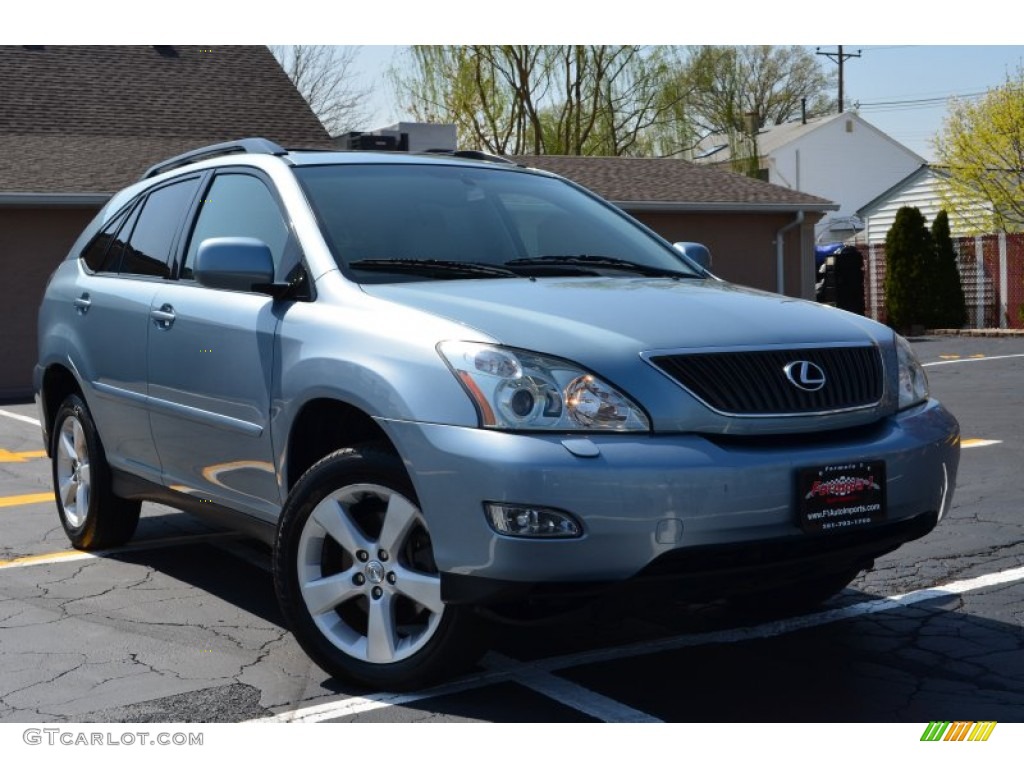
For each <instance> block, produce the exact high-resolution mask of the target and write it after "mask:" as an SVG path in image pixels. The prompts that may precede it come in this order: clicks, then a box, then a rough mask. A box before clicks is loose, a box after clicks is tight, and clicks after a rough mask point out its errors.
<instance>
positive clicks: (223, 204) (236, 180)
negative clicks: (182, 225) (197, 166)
mask: <svg viewBox="0 0 1024 768" xmlns="http://www.w3.org/2000/svg"><path fill="white" fill-rule="evenodd" d="M200 205H201V207H200V209H199V218H198V219H197V220H196V225H195V228H194V229H193V230H192V236H191V238H190V239H189V244H188V250H187V251H186V253H185V264H184V267H183V269H182V272H181V276H182V277H183V278H191V277H192V276H193V274H192V270H193V269H194V267H195V260H196V253H197V252H198V251H199V246H200V245H201V244H202V242H203V241H204V240H208V239H209V238H211V237H254V238H256V239H257V240H260V241H262V242H264V243H266V245H267V247H269V248H270V254H271V256H272V257H273V259H274V267H275V268H277V269H278V270H280V267H281V263H282V258H283V255H284V251H285V245H286V243H287V242H288V225H287V224H286V223H285V220H284V217H283V216H282V215H281V209H280V208H279V207H278V205H277V201H276V200H275V199H274V196H273V195H272V194H271V193H270V190H269V189H268V188H267V186H266V184H264V183H263V182H262V181H260V180H259V179H257V178H256V177H255V176H249V175H247V174H240V173H227V174H221V175H218V176H217V177H216V178H214V180H213V184H212V185H211V186H210V190H209V191H208V192H207V193H206V195H205V197H204V198H203V200H202V202H201V203H200Z"/></svg>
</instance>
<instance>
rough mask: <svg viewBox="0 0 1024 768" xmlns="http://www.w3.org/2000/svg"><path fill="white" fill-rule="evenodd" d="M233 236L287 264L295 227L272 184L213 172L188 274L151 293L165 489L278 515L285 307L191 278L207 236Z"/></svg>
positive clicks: (185, 251) (156, 427) (183, 270)
mask: <svg viewBox="0 0 1024 768" xmlns="http://www.w3.org/2000/svg"><path fill="white" fill-rule="evenodd" d="M232 236H244V237H254V238H257V239H259V240H261V241H263V242H264V243H266V244H267V245H268V246H269V248H270V250H271V253H272V254H273V257H274V261H275V265H278V266H279V265H280V264H281V263H282V258H283V254H284V252H285V250H286V247H287V246H288V244H289V242H290V228H289V226H288V224H287V223H286V220H285V217H284V215H283V213H282V208H281V206H280V205H279V203H278V200H277V198H276V197H275V195H274V194H273V193H272V192H271V186H270V183H269V181H268V180H267V179H266V178H265V177H263V176H261V175H259V174H256V173H254V172H243V171H239V170H229V171H222V172H219V173H218V174H216V175H215V176H214V177H213V178H212V180H211V182H210V186H209V187H208V189H207V191H206V192H205V193H204V194H203V196H202V198H201V200H200V205H199V207H198V211H197V214H196V217H195V221H194V224H193V227H192V231H191V234H190V235H189V237H188V239H187V241H186V243H185V244H184V247H183V248H182V249H181V254H182V257H181V262H182V263H181V267H180V270H179V272H180V279H179V280H177V281H173V282H169V283H167V284H164V285H161V286H160V288H159V290H158V291H157V292H156V294H155V296H154V298H153V302H152V308H153V312H154V315H155V316H156V318H155V319H154V321H153V322H152V323H151V324H150V328H149V352H148V355H149V399H150V423H151V425H152V430H153V439H154V441H155V443H156V448H157V452H158V454H159V456H160V461H161V466H162V468H163V482H164V484H165V485H167V486H170V487H171V488H173V489H175V490H178V491H181V492H185V493H189V494H191V495H193V496H196V497H198V498H200V499H201V500H208V501H211V502H215V503H218V504H222V505H225V506H229V507H232V508H235V509H239V510H242V511H245V512H248V513H249V514H253V515H255V516H256V517H259V518H262V519H266V520H271V521H273V520H276V518H277V514H278V510H279V508H280V504H281V498H280V492H279V488H278V483H277V474H276V471H275V466H274V449H273V445H272V443H271V435H270V423H269V422H270V402H271V382H272V370H273V363H274V354H275V346H274V336H275V332H276V330H277V325H278V310H279V307H277V306H276V305H275V302H274V300H273V299H272V298H270V297H269V296H267V295H264V294H260V293H247V292H242V291H230V290H220V289H214V288H208V287H204V286H202V285H200V284H199V283H197V282H196V281H195V280H194V279H193V275H192V268H193V266H194V262H195V257H196V252H197V251H198V248H199V245H200V244H201V243H202V242H203V241H204V240H206V239H208V238H212V237H232Z"/></svg>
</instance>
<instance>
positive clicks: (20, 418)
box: [0, 408, 41, 427]
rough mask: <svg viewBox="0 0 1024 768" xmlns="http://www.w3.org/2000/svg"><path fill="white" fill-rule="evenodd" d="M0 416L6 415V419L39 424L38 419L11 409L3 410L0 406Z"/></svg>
mask: <svg viewBox="0 0 1024 768" xmlns="http://www.w3.org/2000/svg"><path fill="white" fill-rule="evenodd" d="M0 416H6V417H7V418H8V419H14V420H15V421H24V422H25V423H26V424H35V425H36V426H37V427H38V426H41V425H40V423H39V419H33V418H32V417H31V416H22V415H21V414H20V413H14V412H13V411H5V410H3V409H2V408H0Z"/></svg>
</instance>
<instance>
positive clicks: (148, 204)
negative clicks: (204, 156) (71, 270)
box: [121, 177, 199, 277]
mask: <svg viewBox="0 0 1024 768" xmlns="http://www.w3.org/2000/svg"><path fill="white" fill-rule="evenodd" d="M198 188H199V177H194V178H191V179H187V180H185V181H180V182H177V183H175V184H168V185H167V186H166V187H160V189H156V190H154V191H153V192H151V193H150V194H149V196H148V197H147V198H146V200H145V202H144V203H143V205H142V211H141V213H139V216H138V221H137V222H136V223H135V227H134V229H133V230H132V232H131V236H130V238H129V239H128V244H127V247H125V249H124V255H123V257H122V259H121V274H131V275H151V276H155V277H170V274H171V268H170V262H171V258H170V257H171V247H172V245H173V244H174V236H175V235H176V234H177V232H178V229H179V227H180V226H181V222H182V220H183V219H184V218H185V212H186V211H187V209H188V207H189V205H190V204H191V203H192V198H193V197H195V194H196V191H197V190H198Z"/></svg>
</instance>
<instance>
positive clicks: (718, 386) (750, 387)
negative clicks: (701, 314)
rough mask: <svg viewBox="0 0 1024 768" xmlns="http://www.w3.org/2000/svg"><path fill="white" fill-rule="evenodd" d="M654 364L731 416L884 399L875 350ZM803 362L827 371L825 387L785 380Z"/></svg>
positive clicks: (721, 355)
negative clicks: (788, 370)
mask: <svg viewBox="0 0 1024 768" xmlns="http://www.w3.org/2000/svg"><path fill="white" fill-rule="evenodd" d="M650 360H651V362H652V363H654V364H655V365H656V366H657V367H658V368H660V369H661V370H663V371H664V372H665V373H667V374H668V375H669V376H671V377H672V378H673V379H675V380H676V381H677V382H679V383H680V384H682V385H683V386H684V387H686V388H687V389H688V390H690V392H692V393H693V394H694V395H696V396H697V397H698V398H700V399H701V400H702V401H704V402H705V403H706V404H707V405H709V406H711V407H712V408H714V409H715V410H716V411H720V412H721V413H726V414H732V415H740V416H742V415H758V416H760V415H767V416H771V415H783V414H806V413H825V412H829V411H840V410H847V409H851V408H863V407H866V406H870V405H874V404H875V403H877V402H878V401H879V400H881V398H882V360H881V356H880V355H879V352H878V349H877V348H876V347H874V346H860V347H814V348H804V349H772V350H754V351H744V352H692V353H685V354H677V355H659V356H656V357H651V358H650ZM799 361H807V362H809V363H813V364H814V365H816V366H818V367H819V368H820V369H821V370H822V371H823V372H824V374H825V385H824V386H823V387H822V388H821V389H819V390H818V391H816V392H808V391H805V390H803V389H801V388H799V387H798V386H796V385H795V384H794V383H793V382H791V381H790V380H789V379H788V378H787V377H786V373H785V368H786V366H787V365H789V364H790V363H795V362H799Z"/></svg>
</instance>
